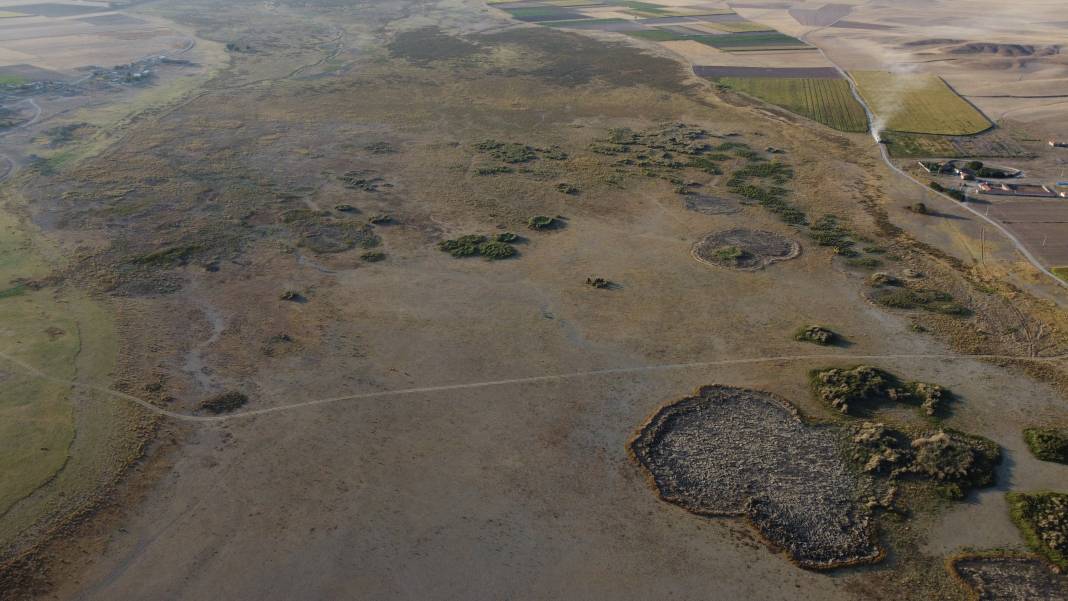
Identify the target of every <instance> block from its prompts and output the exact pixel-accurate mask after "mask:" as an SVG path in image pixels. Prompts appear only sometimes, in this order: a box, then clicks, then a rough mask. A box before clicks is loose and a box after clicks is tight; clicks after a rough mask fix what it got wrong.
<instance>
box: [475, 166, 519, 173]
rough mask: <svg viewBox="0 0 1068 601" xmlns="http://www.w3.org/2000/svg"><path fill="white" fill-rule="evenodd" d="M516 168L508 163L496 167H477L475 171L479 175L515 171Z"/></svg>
mask: <svg viewBox="0 0 1068 601" xmlns="http://www.w3.org/2000/svg"><path fill="white" fill-rule="evenodd" d="M514 172H515V169H512V168H511V167H508V166H506V165H497V166H494V167H479V168H478V169H475V173H477V174H478V175H497V174H499V173H514Z"/></svg>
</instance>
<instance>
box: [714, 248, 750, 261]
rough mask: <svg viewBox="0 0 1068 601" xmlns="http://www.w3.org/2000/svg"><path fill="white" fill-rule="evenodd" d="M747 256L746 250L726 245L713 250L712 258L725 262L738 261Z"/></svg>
mask: <svg viewBox="0 0 1068 601" xmlns="http://www.w3.org/2000/svg"><path fill="white" fill-rule="evenodd" d="M743 257H745V251H744V250H742V249H740V248H738V247H737V246H724V247H721V248H717V249H716V250H714V251H712V258H713V259H715V260H717V261H722V262H724V263H737V262H738V261H739V260H741V259H742V258H743Z"/></svg>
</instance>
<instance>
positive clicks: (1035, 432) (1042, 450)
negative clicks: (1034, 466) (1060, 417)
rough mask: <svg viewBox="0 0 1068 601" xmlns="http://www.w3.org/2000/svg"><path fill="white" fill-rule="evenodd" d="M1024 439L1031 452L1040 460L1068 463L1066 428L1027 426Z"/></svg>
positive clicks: (1067, 435) (1067, 432)
mask: <svg viewBox="0 0 1068 601" xmlns="http://www.w3.org/2000/svg"><path fill="white" fill-rule="evenodd" d="M1024 440H1025V441H1027V448H1029V449H1031V453H1032V454H1033V455H1034V456H1035V457H1037V458H1038V459H1041V460H1042V461H1053V462H1056V463H1068V430H1062V429H1059V428H1027V429H1026V430H1024Z"/></svg>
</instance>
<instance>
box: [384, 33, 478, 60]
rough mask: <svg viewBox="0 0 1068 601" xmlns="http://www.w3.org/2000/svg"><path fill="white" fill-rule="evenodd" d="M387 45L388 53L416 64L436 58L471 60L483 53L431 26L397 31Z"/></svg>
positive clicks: (468, 42)
mask: <svg viewBox="0 0 1068 601" xmlns="http://www.w3.org/2000/svg"><path fill="white" fill-rule="evenodd" d="M387 48H388V49H389V52H390V54H391V55H392V56H394V57H396V58H402V59H405V60H407V61H408V62H410V63H412V64H414V65H418V66H420V67H429V66H430V65H431V64H432V63H434V62H439V61H450V60H463V59H471V58H474V57H477V56H479V55H481V54H484V53H485V52H486V50H485V49H483V48H482V47H481V46H479V45H478V44H475V43H472V42H471V41H469V40H468V39H465V38H462V37H459V36H454V35H449V34H447V33H445V32H444V31H442V30H441V29H440V28H438V27H434V26H429V27H422V28H419V29H415V30H412V31H404V32H401V33H398V34H397V35H395V36H394V37H393V40H392V41H391V42H390V43H389V44H388V46H387Z"/></svg>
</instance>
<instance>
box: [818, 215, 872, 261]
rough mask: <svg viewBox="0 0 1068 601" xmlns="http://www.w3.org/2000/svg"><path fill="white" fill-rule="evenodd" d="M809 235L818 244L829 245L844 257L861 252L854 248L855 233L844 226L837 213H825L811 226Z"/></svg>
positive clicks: (853, 255) (854, 255)
mask: <svg viewBox="0 0 1068 601" xmlns="http://www.w3.org/2000/svg"><path fill="white" fill-rule="evenodd" d="M808 235H809V237H810V238H812V240H813V241H815V242H816V244H819V245H820V246H829V247H831V248H833V249H834V252H835V253H837V254H839V255H842V256H844V257H856V256H857V255H859V254H860V253H858V252H857V251H855V250H853V246H854V245H856V242H855V241H854V240H853V237H852V236H853V233H852V232H850V231H849V229H848V228H846V227H845V226H843V225H842V224H841V223H840V222H839V221H838V217H837V216H835V215H824V216H823V217H820V218H819V219H817V220H816V221H815V222H814V223H813V224H812V225H811V226H809V232H808Z"/></svg>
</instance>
